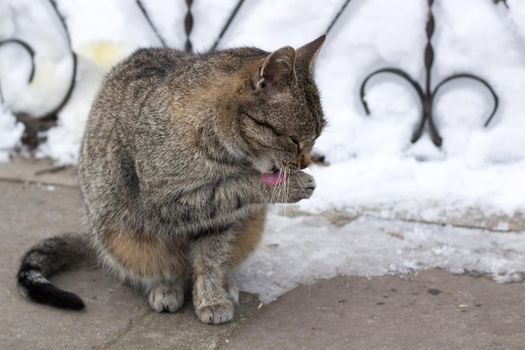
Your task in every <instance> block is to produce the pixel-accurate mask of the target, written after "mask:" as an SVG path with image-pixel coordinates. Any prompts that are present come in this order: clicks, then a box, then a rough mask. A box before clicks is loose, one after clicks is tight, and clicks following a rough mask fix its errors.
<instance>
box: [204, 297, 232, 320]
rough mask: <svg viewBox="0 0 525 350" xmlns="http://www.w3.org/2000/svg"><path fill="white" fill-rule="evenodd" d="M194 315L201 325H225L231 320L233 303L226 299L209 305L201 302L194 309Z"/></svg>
mask: <svg viewBox="0 0 525 350" xmlns="http://www.w3.org/2000/svg"><path fill="white" fill-rule="evenodd" d="M195 314H196V315H197V317H198V318H199V320H200V321H201V322H203V323H207V324H221V323H225V322H228V321H231V320H232V319H233V303H232V302H231V301H230V300H228V299H224V300H221V301H219V302H214V303H209V304H208V303H206V301H203V302H202V303H201V304H200V305H199V306H197V307H196V308H195Z"/></svg>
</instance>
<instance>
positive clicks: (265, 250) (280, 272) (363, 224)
mask: <svg viewBox="0 0 525 350" xmlns="http://www.w3.org/2000/svg"><path fill="white" fill-rule="evenodd" d="M283 266H286V268H283ZM430 268H441V269H446V270H448V271H451V272H453V273H458V274H459V273H465V272H468V273H472V274H475V275H480V274H484V275H488V276H490V277H492V278H493V279H494V280H495V281H497V282H517V281H522V280H523V277H524V273H525V240H524V239H523V235H522V234H509V233H494V232H490V233H489V232H485V231H481V230H470V229H461V228H455V227H449V226H436V225H424V224H414V223H406V222H397V221H392V220H378V219H370V218H360V219H357V220H355V221H353V222H351V223H349V224H347V225H345V226H343V227H335V226H332V225H331V224H330V223H329V222H328V221H327V220H325V219H323V218H319V217H298V218H288V217H284V216H279V215H278V214H277V213H276V211H274V212H272V213H271V214H270V219H269V220H268V226H267V229H266V233H265V235H264V238H263V242H262V243H261V248H260V249H258V250H257V251H256V252H255V254H254V255H252V256H251V257H250V258H249V259H248V261H247V262H246V263H245V264H244V265H243V266H241V268H240V270H239V271H238V274H237V278H238V281H239V283H240V287H241V289H242V290H244V291H247V292H251V293H255V294H258V295H259V298H260V300H261V301H262V302H264V303H268V302H271V301H273V300H275V299H276V298H277V297H278V296H280V295H282V294H284V293H285V292H287V291H289V290H291V289H293V288H295V287H296V286H297V285H299V284H311V283H313V282H315V281H316V280H318V279H321V278H331V277H336V276H365V277H373V276H383V275H386V274H400V273H401V274H403V273H408V272H415V271H419V270H423V269H430Z"/></svg>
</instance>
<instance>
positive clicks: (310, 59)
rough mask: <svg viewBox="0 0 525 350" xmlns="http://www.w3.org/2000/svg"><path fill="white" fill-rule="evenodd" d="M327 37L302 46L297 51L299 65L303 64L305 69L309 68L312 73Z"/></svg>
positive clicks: (324, 36) (323, 36)
mask: <svg viewBox="0 0 525 350" xmlns="http://www.w3.org/2000/svg"><path fill="white" fill-rule="evenodd" d="M325 39H326V35H321V36H320V37H319V38H317V39H315V40H314V41H312V42H310V43H308V44H306V45H304V46H301V47H300V48H298V49H297V64H301V65H302V66H303V67H307V68H308V71H309V72H310V73H311V72H312V70H313V66H314V62H315V59H316V58H317V55H318V54H319V51H320V50H321V47H322V46H323V44H324V41H325Z"/></svg>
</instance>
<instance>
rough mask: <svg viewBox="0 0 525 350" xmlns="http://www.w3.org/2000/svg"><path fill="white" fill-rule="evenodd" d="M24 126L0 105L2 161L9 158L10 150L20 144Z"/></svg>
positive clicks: (0, 157) (0, 154) (0, 153)
mask: <svg viewBox="0 0 525 350" xmlns="http://www.w3.org/2000/svg"><path fill="white" fill-rule="evenodd" d="M23 132H24V126H23V125H22V124H20V123H17V122H16V118H15V116H14V115H13V114H12V113H11V112H10V111H9V110H8V109H7V108H6V107H5V106H2V105H0V163H3V162H7V161H8V160H9V152H10V151H11V150H12V149H13V148H14V147H15V146H17V145H19V144H20V137H21V136H22V133H23Z"/></svg>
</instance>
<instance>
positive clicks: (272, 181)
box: [261, 172, 288, 187]
mask: <svg viewBox="0 0 525 350" xmlns="http://www.w3.org/2000/svg"><path fill="white" fill-rule="evenodd" d="M287 179H288V175H286V173H281V174H280V175H279V172H275V173H264V174H262V175H261V181H262V182H263V183H264V184H266V185H268V186H270V187H275V186H279V185H280V184H282V183H283V182H285V181H286V180H287Z"/></svg>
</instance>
